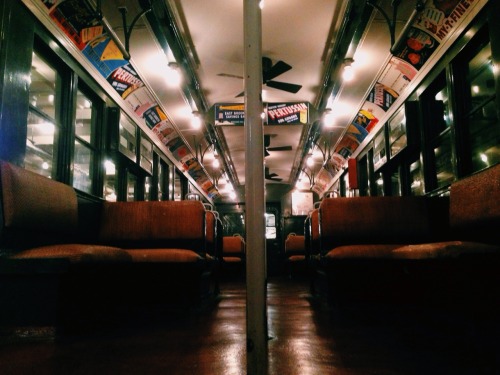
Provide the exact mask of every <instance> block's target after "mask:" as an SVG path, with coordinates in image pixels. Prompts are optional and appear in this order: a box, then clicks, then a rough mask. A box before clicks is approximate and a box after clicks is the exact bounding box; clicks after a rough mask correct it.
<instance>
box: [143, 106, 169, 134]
mask: <svg viewBox="0 0 500 375" xmlns="http://www.w3.org/2000/svg"><path fill="white" fill-rule="evenodd" d="M143 117H144V120H146V125H147V126H148V127H149V128H150V129H153V128H154V127H155V126H156V125H157V124H159V123H160V122H164V121H166V120H167V115H166V114H165V112H163V110H162V109H161V107H160V106H159V105H156V106H154V107H151V108H149V109H148V110H147V111H145V112H144V114H143Z"/></svg>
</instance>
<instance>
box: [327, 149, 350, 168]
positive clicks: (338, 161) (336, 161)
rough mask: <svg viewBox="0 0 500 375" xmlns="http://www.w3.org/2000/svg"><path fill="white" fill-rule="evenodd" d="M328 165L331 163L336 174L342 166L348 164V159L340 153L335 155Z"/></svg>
mask: <svg viewBox="0 0 500 375" xmlns="http://www.w3.org/2000/svg"><path fill="white" fill-rule="evenodd" d="M328 163H331V165H332V168H333V170H335V173H337V172H338V171H340V169H341V168H342V166H343V165H344V164H345V163H347V159H345V158H344V157H343V156H342V155H340V154H338V153H334V154H333V155H332V157H331V158H330V160H328Z"/></svg>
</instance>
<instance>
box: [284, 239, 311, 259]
mask: <svg viewBox="0 0 500 375" xmlns="http://www.w3.org/2000/svg"><path fill="white" fill-rule="evenodd" d="M285 255H286V256H287V257H291V256H293V255H306V243H305V237H304V236H302V235H297V234H295V233H289V234H288V236H287V237H286V240H285Z"/></svg>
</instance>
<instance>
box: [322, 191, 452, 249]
mask: <svg viewBox="0 0 500 375" xmlns="http://www.w3.org/2000/svg"><path fill="white" fill-rule="evenodd" d="M448 209H449V203H448V199H447V198H444V197H432V198H431V197H423V196H420V197H353V198H325V199H323V201H322V202H321V205H320V208H319V225H320V241H321V244H320V246H321V252H322V253H325V252H328V251H329V250H331V249H332V248H334V247H337V246H340V245H353V244H399V243H405V244H409V243H424V242H433V241H437V240H441V239H443V238H447V233H448Z"/></svg>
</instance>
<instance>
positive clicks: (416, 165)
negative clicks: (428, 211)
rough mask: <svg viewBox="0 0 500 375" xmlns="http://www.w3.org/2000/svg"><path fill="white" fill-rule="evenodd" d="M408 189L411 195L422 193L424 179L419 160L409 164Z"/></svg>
mask: <svg viewBox="0 0 500 375" xmlns="http://www.w3.org/2000/svg"><path fill="white" fill-rule="evenodd" d="M410 189H411V195H423V194H424V181H423V177H422V165H421V163H420V160H416V161H414V162H413V163H411V164H410Z"/></svg>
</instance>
